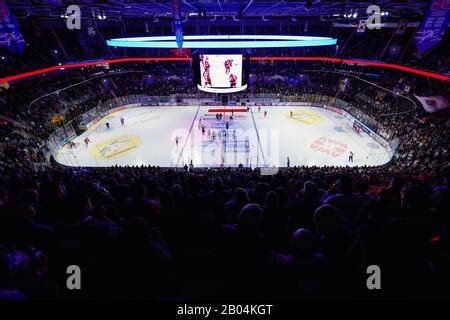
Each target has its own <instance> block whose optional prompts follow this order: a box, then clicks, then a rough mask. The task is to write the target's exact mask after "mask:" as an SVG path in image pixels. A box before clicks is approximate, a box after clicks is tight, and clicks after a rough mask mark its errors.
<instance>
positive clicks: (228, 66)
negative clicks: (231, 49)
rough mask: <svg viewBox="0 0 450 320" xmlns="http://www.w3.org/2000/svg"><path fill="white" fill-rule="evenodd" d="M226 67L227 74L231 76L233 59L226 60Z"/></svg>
mask: <svg viewBox="0 0 450 320" xmlns="http://www.w3.org/2000/svg"><path fill="white" fill-rule="evenodd" d="M224 65H225V74H229V73H230V70H231V67H232V66H233V59H228V60H226V61H225V63H224Z"/></svg>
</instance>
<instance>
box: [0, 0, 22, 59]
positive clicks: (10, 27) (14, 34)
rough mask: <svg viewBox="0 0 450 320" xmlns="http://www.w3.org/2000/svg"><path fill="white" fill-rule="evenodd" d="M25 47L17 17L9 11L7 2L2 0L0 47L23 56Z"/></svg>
mask: <svg viewBox="0 0 450 320" xmlns="http://www.w3.org/2000/svg"><path fill="white" fill-rule="evenodd" d="M24 46H25V40H24V38H23V36H22V33H21V32H20V28H19V25H18V24H17V21H16V19H15V17H14V16H13V14H12V13H11V11H10V10H9V8H8V6H7V4H6V0H0V47H4V48H6V49H8V50H10V51H11V52H14V53H18V54H21V53H22V52H23V48H24Z"/></svg>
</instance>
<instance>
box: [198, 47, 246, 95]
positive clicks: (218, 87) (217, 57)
mask: <svg viewBox="0 0 450 320" xmlns="http://www.w3.org/2000/svg"><path fill="white" fill-rule="evenodd" d="M198 60H199V65H200V83H198V84H197V86H198V88H199V89H200V90H202V91H206V92H213V93H228V92H237V91H242V90H245V89H246V88H247V85H246V84H245V85H242V69H243V68H242V55H241V54H200V55H199V56H198Z"/></svg>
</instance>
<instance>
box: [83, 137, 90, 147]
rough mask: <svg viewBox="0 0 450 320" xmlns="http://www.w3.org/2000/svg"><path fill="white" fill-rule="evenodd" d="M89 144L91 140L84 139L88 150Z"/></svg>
mask: <svg viewBox="0 0 450 320" xmlns="http://www.w3.org/2000/svg"><path fill="white" fill-rule="evenodd" d="M89 142H91V140H89V138H88V137H86V138H85V139H84V143H85V144H86V148H87V147H88V145H89Z"/></svg>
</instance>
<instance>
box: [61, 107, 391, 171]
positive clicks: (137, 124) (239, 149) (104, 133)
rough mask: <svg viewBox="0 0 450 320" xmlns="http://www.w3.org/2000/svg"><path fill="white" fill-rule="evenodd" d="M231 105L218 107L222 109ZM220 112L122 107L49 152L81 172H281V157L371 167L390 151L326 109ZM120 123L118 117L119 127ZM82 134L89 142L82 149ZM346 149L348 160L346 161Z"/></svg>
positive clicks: (316, 163)
mask: <svg viewBox="0 0 450 320" xmlns="http://www.w3.org/2000/svg"><path fill="white" fill-rule="evenodd" d="M232 108H233V107H226V109H227V111H229V110H231V109H232ZM221 109H224V107H222V106H217V107H212V106H151V107H133V108H128V109H122V110H120V111H117V112H114V113H110V114H109V115H108V116H106V117H104V118H103V119H101V120H100V121H98V122H97V123H95V124H94V125H92V126H91V127H90V128H89V129H88V130H87V131H85V132H84V133H83V134H81V135H80V136H78V137H76V138H75V139H73V140H72V141H73V142H74V143H75V146H72V147H69V144H66V145H64V146H63V147H62V148H61V149H60V150H57V151H56V152H55V159H56V161H58V162H59V163H61V164H63V165H68V166H86V167H106V166H113V165H119V166H136V165H138V166H140V165H155V166H160V167H183V166H184V165H185V164H187V165H191V164H192V165H193V166H194V167H221V166H225V167H236V166H238V165H239V164H242V165H243V166H245V167H286V166H287V163H288V158H289V162H290V166H291V167H292V166H298V165H308V166H362V165H371V166H375V165H382V164H384V163H386V162H388V161H389V160H390V157H391V154H392V153H391V152H390V151H389V150H387V149H386V148H385V147H383V146H382V145H380V144H379V143H378V142H376V141H375V140H374V139H373V138H372V137H370V136H369V135H368V134H367V133H365V132H363V131H360V132H359V133H358V132H356V131H354V130H353V129H352V123H351V121H350V120H348V119H347V118H345V117H344V116H342V115H340V114H338V113H336V112H333V111H331V110H327V109H322V108H318V107H307V106H261V107H258V106H252V107H250V109H249V111H246V110H237V109H242V107H234V109H235V112H225V113H223V112H220V113H222V114H223V116H222V119H217V117H216V115H217V114H218V112H217V111H215V110H221ZM238 111H244V112H238ZM265 112H267V113H266V115H265ZM230 116H232V119H230V118H229V117H230ZM120 118H123V119H125V123H124V125H122V124H121V122H120ZM106 123H109V125H110V128H109V129H108V128H107V127H106ZM227 123H228V129H227ZM202 127H203V128H204V132H202ZM86 137H88V138H89V140H90V142H89V144H88V145H87V146H86V145H85V142H84V140H85V138H86ZM177 137H178V138H177ZM176 140H178V143H176ZM350 151H351V152H353V154H354V157H353V162H350V161H349V154H350Z"/></svg>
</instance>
